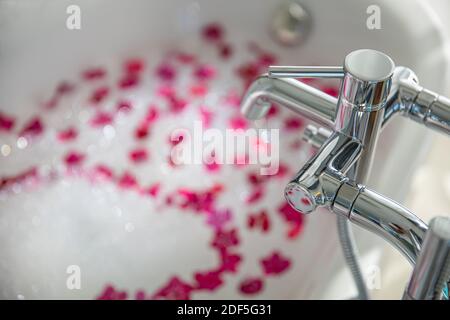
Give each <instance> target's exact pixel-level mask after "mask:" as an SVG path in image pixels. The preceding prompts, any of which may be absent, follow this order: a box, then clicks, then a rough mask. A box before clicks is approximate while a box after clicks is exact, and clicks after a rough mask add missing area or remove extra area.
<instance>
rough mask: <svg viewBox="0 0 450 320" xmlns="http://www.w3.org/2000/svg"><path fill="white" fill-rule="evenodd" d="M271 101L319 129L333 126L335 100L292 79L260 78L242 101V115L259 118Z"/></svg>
mask: <svg viewBox="0 0 450 320" xmlns="http://www.w3.org/2000/svg"><path fill="white" fill-rule="evenodd" d="M270 102H276V103H279V104H280V105H283V106H285V107H287V108H288V109H290V110H292V111H294V112H295V113H297V114H299V115H302V116H304V117H307V118H308V119H311V120H313V121H315V122H316V123H318V124H320V125H322V126H325V127H328V128H332V127H333V122H334V117H335V113H336V104H337V99H336V98H334V97H332V96H330V95H328V94H326V93H324V92H322V91H320V90H317V89H315V88H313V87H311V86H308V85H307V84H304V83H302V82H300V81H297V80H294V79H275V78H269V77H268V76H267V75H263V76H261V77H259V78H258V79H256V80H255V81H254V82H253V83H252V85H251V86H250V88H249V89H248V90H247V92H246V94H245V96H244V98H243V99H242V104H241V112H242V113H243V114H244V115H245V116H246V117H247V118H248V119H252V120H256V119H260V118H262V117H264V116H265V115H266V113H267V111H269V108H270Z"/></svg>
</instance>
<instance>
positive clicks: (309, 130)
mask: <svg viewBox="0 0 450 320" xmlns="http://www.w3.org/2000/svg"><path fill="white" fill-rule="evenodd" d="M332 133H333V131H331V130H328V129H326V128H321V127H319V128H318V127H316V126H313V125H311V124H309V125H307V126H306V128H305V129H304V130H303V136H302V138H303V140H304V141H306V142H308V143H309V144H310V145H312V146H313V147H316V148H320V147H321V146H322V145H323V144H324V142H325V141H326V140H327V139H328V138H329V137H330V136H331V134H332Z"/></svg>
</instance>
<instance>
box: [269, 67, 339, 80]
mask: <svg viewBox="0 0 450 320" xmlns="http://www.w3.org/2000/svg"><path fill="white" fill-rule="evenodd" d="M269 77H271V78H342V77H344V68H343V67H325V66H312V67H311V66H301V67H296V66H270V67H269Z"/></svg>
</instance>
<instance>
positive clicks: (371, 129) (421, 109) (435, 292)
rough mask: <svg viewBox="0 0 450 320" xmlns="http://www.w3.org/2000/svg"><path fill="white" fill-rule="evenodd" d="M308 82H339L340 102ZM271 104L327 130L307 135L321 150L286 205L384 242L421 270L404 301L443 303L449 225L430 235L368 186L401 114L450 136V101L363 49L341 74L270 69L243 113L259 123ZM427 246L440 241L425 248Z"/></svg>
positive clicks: (449, 260)
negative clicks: (325, 215)
mask: <svg viewBox="0 0 450 320" xmlns="http://www.w3.org/2000/svg"><path fill="white" fill-rule="evenodd" d="M304 77H305V78H341V79H342V82H341V87H340V93H339V97H338V98H337V99H336V98H334V97H331V96H329V95H327V94H326V93H324V92H322V91H320V90H317V89H315V88H312V87H311V86H309V85H307V84H304V83H302V82H300V81H297V80H295V78H304ZM272 102H276V103H278V104H280V105H282V106H285V107H287V108H289V109H290V110H292V111H294V112H295V113H297V114H300V115H302V116H304V117H306V118H308V119H310V120H312V121H314V122H316V123H317V124H318V125H320V126H321V127H319V128H316V127H314V126H308V127H307V129H306V130H305V131H306V132H305V138H306V140H307V141H309V142H311V143H312V144H313V145H314V146H316V147H318V148H319V150H318V152H317V153H316V155H314V156H313V157H312V158H311V159H310V160H309V161H308V162H307V163H306V164H305V165H304V166H303V168H302V169H301V170H300V171H299V172H298V173H297V174H296V176H295V177H294V178H293V179H292V181H291V182H290V183H289V184H288V185H287V186H286V189H285V197H286V200H287V201H288V203H289V204H290V205H291V206H292V207H293V208H294V209H295V210H297V211H298V212H299V213H303V214H308V213H311V212H313V211H314V210H315V209H316V208H317V207H319V206H325V207H327V208H329V209H330V210H331V211H333V212H334V213H336V214H337V215H338V221H339V220H340V221H341V222H342V221H344V222H346V223H348V222H347V221H351V222H353V223H355V224H357V225H359V226H361V227H363V228H365V229H367V230H369V231H371V232H374V233H376V234H378V235H380V236H381V237H382V238H384V239H386V240H387V241H389V242H390V243H391V244H392V245H393V246H394V247H395V248H397V249H398V250H399V251H400V252H401V253H402V254H403V255H404V256H405V257H406V258H407V259H408V260H409V261H410V262H411V263H412V264H413V265H415V266H416V267H415V269H414V271H413V275H412V277H411V281H410V282H409V286H408V288H407V289H406V291H405V294H404V298H405V299H439V298H441V297H442V296H443V294H442V292H443V289H447V282H448V281H449V280H450V219H449V218H443V217H440V218H439V219H436V220H433V222H432V223H430V226H429V227H428V226H427V225H426V224H425V223H424V222H423V221H422V220H420V219H419V218H418V217H417V216H415V215H414V214H413V213H411V212H410V211H409V210H407V209H406V208H404V207H403V206H401V205H400V204H398V203H396V202H394V201H393V200H390V199H388V198H387V197H385V196H382V195H380V194H378V193H376V192H375V191H372V190H370V189H368V188H366V187H365V186H364V184H365V183H367V178H368V175H369V173H370V170H371V165H372V161H373V158H374V154H375V147H376V144H377V139H378V136H379V134H380V132H381V130H382V129H383V127H384V126H385V125H386V123H388V121H389V120H390V119H392V118H393V117H394V116H395V115H396V114H402V115H404V116H407V117H409V118H411V119H413V120H415V121H418V122H420V123H422V124H424V125H425V126H427V127H429V128H432V129H436V130H438V131H440V132H444V133H447V134H449V135H450V100H449V99H446V98H444V97H442V96H439V95H438V94H436V93H433V92H431V91H429V90H427V89H424V88H422V87H421V86H420V85H419V84H418V79H417V76H416V75H415V74H414V72H413V71H411V70H410V69H408V68H405V67H395V65H394V62H393V61H392V59H391V58H390V57H388V56H387V55H385V54H384V53H381V52H379V51H375V50H369V49H362V50H357V51H353V52H351V53H350V54H348V55H347V56H346V58H345V60H344V65H343V67H340V66H339V67H291V66H276V67H270V68H269V72H268V74H265V75H262V76H261V77H259V78H258V79H256V80H255V81H254V82H253V84H252V85H251V86H250V87H249V89H248V91H247V93H246V95H245V96H244V98H243V101H242V106H241V111H242V113H243V114H244V115H245V116H246V117H247V118H249V119H252V120H256V119H260V118H262V117H264V116H265V114H266V113H267V111H268V110H269V108H270V104H271V103H272ZM348 232H349V231H348V229H347V230H346V229H345V228H344V229H341V230H340V233H341V234H340V237H341V242H343V243H342V245H343V248H344V252H347V253H348V255H347V257H346V258H347V261H348V262H349V265H350V267H351V268H352V267H353V270H352V271H353V274H354V277H355V281H356V283H357V286H358V288H359V289H360V290H359V291H360V293H361V291H364V290H365V288H363V287H364V285H361V281H362V280H361V279H362V276H361V275H360V271H359V267H358V266H357V263H356V262H355V261H356V259H355V258H354V257H353V256H352V252H353V251H354V250H353V249H352V246H353V244H352V242H351V241H350V240H349V239H351V236H349V235H348V234H346V233H348ZM425 238H427V239H434V240H428V245H425V244H424V239H425ZM343 239H344V240H345V239H346V241H343ZM436 239H438V240H436ZM430 243H431V244H430ZM352 261H353V262H352ZM358 277H359V278H360V279H359V281H358V279H357V278H358ZM430 279H431V280H430ZM358 282H359V284H358ZM418 288H420V290H419V289H418ZM360 297H365V298H367V297H368V295H367V293H365V294H360ZM444 297H445V293H444Z"/></svg>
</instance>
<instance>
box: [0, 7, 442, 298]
mask: <svg viewBox="0 0 450 320" xmlns="http://www.w3.org/2000/svg"><path fill="white" fill-rule="evenodd" d="M300 2H301V3H302V5H304V7H305V8H306V9H307V10H308V12H309V14H310V16H311V28H310V30H309V31H308V34H307V37H306V38H305V40H304V41H302V43H300V44H298V45H296V46H290V47H288V46H283V45H281V44H280V43H279V42H278V41H277V39H276V38H275V37H274V34H273V32H271V29H270V26H271V23H272V21H273V16H274V14H275V12H276V11H277V10H278V8H279V6H280V4H281V3H282V2H280V1H275V0H270V1H265V2H264V3H261V1H256V0H247V1H227V2H226V3H225V2H223V1H218V0H213V1H212V0H208V1H206V0H199V1H181V0H170V1H152V2H150V1H139V0H135V1H129V2H126V3H125V2H124V1H115V0H114V1H113V0H108V1H106V0H96V1H87V0H86V1H58V2H56V1H45V0H33V1H17V2H15V1H3V2H1V3H0V15H1V16H0V18H1V21H2V28H1V31H0V57H1V58H0V69H1V70H2V76H1V77H0V111H1V113H0V115H1V118H0V120H1V121H0V124H1V128H0V148H1V155H0V177H1V183H2V184H1V189H0V271H1V272H0V298H3V299H96V298H97V299H234V298H246V299H321V298H333V299H335V298H348V297H351V296H352V295H354V293H355V289H354V288H353V284H352V283H351V282H349V281H350V280H346V281H344V282H343V283H344V284H345V285H342V283H340V282H339V281H338V282H336V275H338V274H342V273H343V272H344V273H345V272H346V271H343V270H345V266H344V263H343V259H342V254H341V251H340V246H339V241H338V238H337V234H336V221H335V216H334V215H332V214H329V213H328V212H327V211H325V210H322V211H319V212H317V213H314V214H311V215H309V216H307V217H303V216H302V217H300V216H297V215H295V214H294V213H293V212H292V211H291V209H289V207H287V206H286V203H285V202H284V200H283V189H284V186H285V184H286V182H287V181H288V180H289V179H290V177H292V176H293V174H294V173H295V172H296V170H298V169H300V167H301V166H302V165H303V163H304V162H305V161H306V160H307V159H308V157H309V156H310V155H311V154H312V153H313V152H315V150H314V149H313V148H312V147H310V146H308V145H306V144H305V143H304V142H302V140H301V132H302V129H303V128H304V126H305V125H306V121H305V120H304V119H301V118H297V117H296V116H294V115H292V114H290V113H289V112H287V111H284V110H283V109H282V108H280V107H279V106H278V107H277V106H274V109H273V110H274V112H273V113H272V114H271V116H270V118H269V119H267V120H266V121H261V122H257V123H250V122H247V121H246V120H245V119H243V118H242V116H241V115H240V113H239V99H240V96H241V95H242V93H243V91H244V89H245V87H246V86H247V85H248V83H249V82H250V81H251V80H252V79H253V78H254V77H255V76H256V75H258V74H259V73H263V72H264V70H265V68H266V67H267V66H268V65H269V64H275V63H278V64H283V65H310V64H311V65H340V64H342V61H343V59H344V57H345V55H346V54H347V53H348V52H350V51H352V50H355V49H358V48H373V49H377V50H380V51H384V52H386V53H387V54H389V55H390V56H391V57H392V58H393V60H394V61H395V62H396V63H397V64H398V65H404V66H408V67H410V68H412V69H413V70H415V72H416V73H417V74H418V76H419V79H420V80H421V84H422V85H424V86H425V87H428V88H430V89H432V90H435V91H437V92H442V93H445V92H444V91H443V90H444V89H445V87H446V86H448V83H449V72H448V71H449V54H448V44H447V42H446V41H447V40H446V39H445V38H444V36H443V27H442V25H441V24H440V20H439V18H438V17H437V16H436V14H435V13H434V11H433V8H431V7H430V6H429V5H427V4H426V3H425V2H423V1H406V0H404V1H395V2H393V1H387V0H383V1H366V0H364V1H355V0H353V1H350V0H345V1H339V2H337V1H309V0H304V1H300ZM374 4H375V5H378V6H379V8H380V9H381V29H378V30H369V29H368V28H367V27H366V19H367V17H368V13H367V12H366V10H367V7H368V6H369V5H374ZM70 5H76V6H78V8H79V10H80V29H77V28H75V29H70V28H68V27H67V19H68V18H69V16H70V15H71V14H72V13H73V11H72V10H69V11H67V10H68V7H69V6H70ZM72 9H73V8H72ZM311 84H312V85H314V86H317V87H319V88H322V89H324V90H327V92H329V93H330V94H336V88H337V85H338V84H337V83H335V82H326V81H316V82H313V83H311ZM195 121H197V122H198V121H200V122H201V123H202V124H203V125H204V126H205V127H212V128H218V129H219V130H225V128H230V127H232V128H234V129H246V128H250V127H258V128H275V129H279V130H280V131H279V132H280V164H281V166H280V170H279V171H278V174H277V175H274V176H271V177H270V178H264V177H263V178H261V176H260V175H258V174H257V172H258V169H259V167H258V165H251V164H249V165H246V164H243V165H236V164H231V165H225V164H224V165H214V164H212V165H205V164H192V165H189V164H188V165H182V166H177V165H174V164H173V163H171V161H170V160H168V159H169V155H170V150H171V147H173V145H174V144H176V142H178V141H176V142H175V143H174V142H173V141H169V137H170V134H171V133H172V132H173V131H174V130H176V129H179V128H187V129H191V128H192V126H193V124H194V122H195ZM428 140H429V139H428V136H427V132H426V130H424V129H422V128H420V127H419V126H417V125H415V124H413V123H411V122H408V120H405V119H396V120H395V121H393V123H391V124H390V125H389V127H388V128H386V129H385V130H384V131H383V134H382V137H381V138H380V140H379V141H380V142H379V147H378V152H377V157H376V160H375V165H374V168H373V174H372V177H371V179H370V183H369V185H370V186H371V187H372V188H373V189H375V190H377V191H379V192H381V193H383V194H386V195H388V196H389V197H391V198H393V199H396V200H398V201H402V200H403V199H404V197H405V196H406V195H407V193H408V184H409V181H410V178H411V173H412V172H413V171H414V168H415V167H416V165H417V163H419V162H420V160H421V154H423V153H424V152H426V150H427V145H428ZM400 146H401V147H400ZM418 146H419V147H418ZM356 231H357V240H358V245H359V246H360V251H361V253H362V255H363V257H364V266H366V267H367V268H369V267H370V266H377V264H378V263H379V259H380V247H381V246H380V244H381V240H380V239H377V238H376V237H374V236H373V235H369V234H368V233H366V232H364V231H361V230H356Z"/></svg>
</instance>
